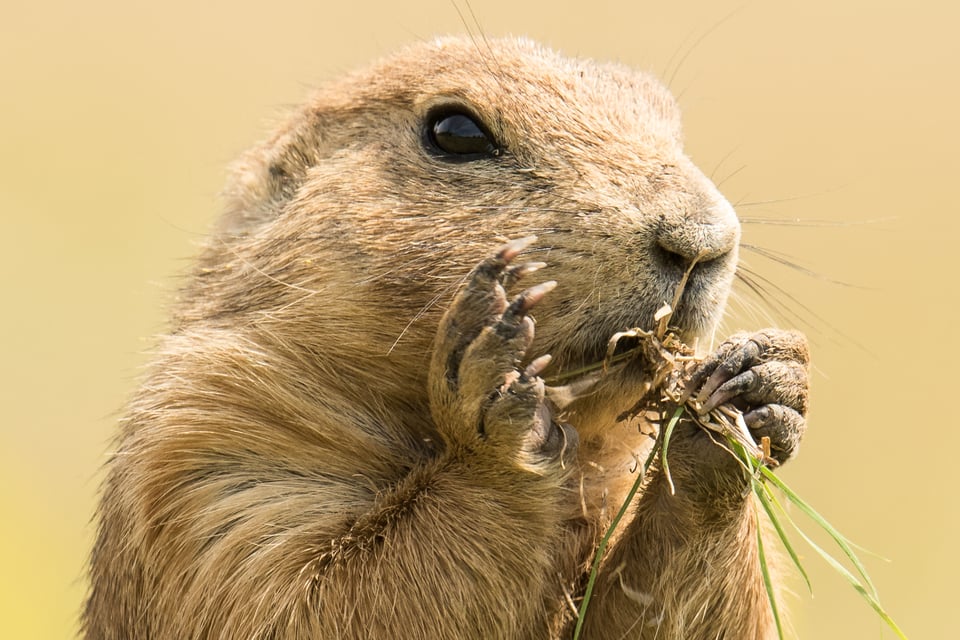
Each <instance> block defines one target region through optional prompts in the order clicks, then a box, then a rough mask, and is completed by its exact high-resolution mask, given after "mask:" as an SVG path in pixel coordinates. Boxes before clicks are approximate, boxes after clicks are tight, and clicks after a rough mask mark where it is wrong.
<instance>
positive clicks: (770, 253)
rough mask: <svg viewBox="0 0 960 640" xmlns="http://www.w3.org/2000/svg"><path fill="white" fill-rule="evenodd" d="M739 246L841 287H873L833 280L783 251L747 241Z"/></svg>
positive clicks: (866, 288) (868, 288) (869, 288)
mask: <svg viewBox="0 0 960 640" xmlns="http://www.w3.org/2000/svg"><path fill="white" fill-rule="evenodd" d="M740 248H741V249H746V250H747V251H752V252H754V253H755V254H757V255H759V256H762V257H764V258H766V259H768V260H772V261H773V262H776V263H779V264H782V265H783V266H785V267H789V268H791V269H794V270H796V271H799V272H800V273H803V274H805V275H808V276H810V277H811V278H816V279H817V280H822V281H824V282H829V283H830V284H836V285H840V286H841V287H850V288H852V289H864V290H872V289H873V287H866V286H863V285H859V284H853V283H851V282H844V281H842V280H834V279H833V278H830V277H828V276H825V275H824V274H822V273H820V272H818V271H814V270H813V269H810V268H808V267H804V266H803V265H801V264H798V263H796V262H794V261H793V258H792V257H791V256H788V255H786V254H784V253H780V252H778V251H774V250H772V249H765V248H763V247H758V246H756V245H753V244H747V243H745V242H741V243H740Z"/></svg>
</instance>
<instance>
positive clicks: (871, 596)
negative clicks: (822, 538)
mask: <svg viewBox="0 0 960 640" xmlns="http://www.w3.org/2000/svg"><path fill="white" fill-rule="evenodd" d="M794 528H796V529H797V533H799V534H800V537H802V538H803V539H804V540H806V542H807V544H809V545H810V546H811V547H813V549H814V551H816V552H817V553H818V554H820V557H821V558H823V559H824V560H826V562H827V564H829V565H830V566H831V567H833V569H834V570H835V571H836V572H837V573H839V574H840V575H842V576H843V577H844V578H846V579H847V581H849V582H850V584H851V586H853V588H854V589H856V591H857V593H859V594H860V595H861V596H862V597H863V599H864V600H866V601H867V603H868V604H869V605H870V606H871V607H873V610H874V611H876V612H877V615H879V616H880V619H881V620H883V621H884V622H886V623H887V626H888V627H890V628H891V629H892V630H893V632H894V633H896V634H897V637H899V638H902V639H903V640H907V636H906V635H905V634H904V633H903V631H902V630H901V629H900V627H898V626H897V623H896V622H894V621H893V618H891V617H890V614H888V613H887V612H886V610H885V609H884V608H883V605H881V604H880V601H879V600H877V597H876V594H875V593H871V592H870V591H868V590H867V588H866V587H865V586H864V585H863V583H862V582H860V580H859V579H857V576H855V575H854V574H853V572H851V571H850V570H849V569H847V568H846V567H845V566H843V565H842V564H841V563H840V561H838V560H837V559H836V558H834V557H833V556H832V555H830V554H829V553H828V552H827V551H825V550H824V549H823V548H821V547H820V546H819V545H818V544H817V543H815V542H814V541H813V540H811V539H810V537H809V536H807V534H805V533H804V532H803V531H801V530H800V529H799V528H797V526H796V524H794Z"/></svg>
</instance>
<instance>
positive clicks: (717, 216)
mask: <svg viewBox="0 0 960 640" xmlns="http://www.w3.org/2000/svg"><path fill="white" fill-rule="evenodd" d="M739 241H740V221H739V220H737V216H736V213H734V211H733V207H732V206H730V203H729V202H727V201H726V200H725V199H724V198H723V196H721V195H720V194H719V193H716V194H702V195H699V196H695V197H693V198H691V199H690V201H689V202H688V203H686V206H685V207H682V208H681V209H680V210H675V211H672V212H670V213H668V214H666V215H664V216H663V218H662V219H661V221H660V225H659V227H658V229H657V233H656V242H657V246H659V247H660V248H661V249H663V250H664V251H665V252H666V254H668V256H669V257H668V259H669V260H671V261H677V260H678V259H679V260H680V261H682V263H683V264H684V265H689V264H690V261H691V260H693V259H695V258H698V257H699V261H700V262H706V261H709V260H715V259H716V258H720V257H722V256H724V255H726V254H728V253H731V252H732V251H734V250H735V249H736V247H737V244H738V242H739Z"/></svg>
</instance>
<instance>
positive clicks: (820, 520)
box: [760, 467, 877, 598]
mask: <svg viewBox="0 0 960 640" xmlns="http://www.w3.org/2000/svg"><path fill="white" fill-rule="evenodd" d="M760 473H761V474H763V477H764V479H766V480H767V481H769V482H771V483H772V484H773V485H774V486H776V487H777V488H778V489H780V490H781V491H783V493H784V495H786V496H787V498H789V500H790V502H792V503H793V504H795V505H797V507H799V508H800V510H801V511H803V512H804V513H805V514H807V516H809V517H810V519H811V520H813V521H814V522H816V523H817V524H818V525H820V528H822V529H823V530H824V531H826V532H827V533H828V534H829V535H830V537H831V538H833V540H834V542H836V543H837V546H839V547H840V549H841V550H843V553H844V555H846V556H847V558H849V560H850V562H851V563H853V566H854V567H856V569H857V572H858V573H859V574H860V576H861V577H862V578H863V581H864V583H865V584H866V586H867V588H869V590H870V592H871V593H872V594H873V596H874V597H875V598H876V597H877V589H876V587H874V586H873V582H872V581H871V580H870V576H868V575H867V569H866V567H864V566H863V563H862V562H860V558H858V557H857V554H856V553H854V551H853V549H852V548H851V547H850V541H849V540H847V539H846V538H845V537H844V536H843V535H842V534H841V533H840V532H839V531H837V530H836V529H834V528H833V525H831V524H830V523H829V522H827V521H826V519H824V517H823V516H821V515H820V514H819V513H817V512H816V511H815V510H814V509H813V507H811V506H810V505H809V504H807V503H806V502H805V501H804V500H803V499H802V498H800V496H798V495H797V494H796V493H794V492H793V490H792V489H790V487H788V486H787V485H786V484H785V483H784V482H783V480H781V479H780V478H778V477H777V475H776V474H775V473H773V471H771V470H770V469H767V468H766V467H762V468H761V469H760ZM794 526H796V525H794ZM797 530H798V531H799V529H797ZM801 533H802V532H801Z"/></svg>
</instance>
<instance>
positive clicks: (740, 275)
mask: <svg viewBox="0 0 960 640" xmlns="http://www.w3.org/2000/svg"><path fill="white" fill-rule="evenodd" d="M736 277H737V279H738V280H740V282H742V283H744V284H745V285H746V286H747V287H748V288H749V289H750V290H751V291H753V292H754V293H755V294H756V295H757V296H758V297H759V298H760V299H761V300H762V301H763V302H764V303H765V304H767V305H768V306H769V307H770V308H771V309H772V310H773V311H774V312H775V313H779V314H783V315H784V317H790V318H793V319H794V320H796V321H797V322H799V323H801V324H803V325H805V326H807V327H809V328H810V329H812V330H814V331H817V332H820V331H821V329H822V328H826V329H829V330H830V331H832V332H833V333H834V334H835V335H836V336H839V337H840V338H842V339H844V340H846V341H848V342H850V343H851V344H853V345H854V346H856V347H857V348H859V349H860V350H861V351H863V352H864V353H868V354H870V353H871V352H870V351H869V350H868V349H867V348H866V347H864V346H863V345H862V344H861V343H860V342H858V341H857V340H855V339H854V338H853V337H851V336H849V335H847V334H846V333H844V332H842V331H840V330H839V329H838V328H837V327H836V326H835V325H834V324H832V323H831V322H829V321H828V320H827V319H826V318H824V317H823V316H821V315H819V314H817V313H816V312H815V311H813V309H811V308H810V307H809V306H807V305H806V304H804V303H803V302H801V301H800V300H799V299H798V298H797V297H796V296H794V295H791V294H790V293H788V292H787V291H786V290H785V289H784V288H783V287H781V286H780V285H778V284H777V283H775V282H773V281H772V280H770V279H769V278H767V277H765V276H762V275H760V274H759V273H757V272H756V271H753V270H752V269H750V268H749V267H746V266H744V265H743V264H741V265H740V266H739V267H738V268H737V274H736ZM774 294H776V295H774ZM777 296H783V297H784V298H786V299H787V300H788V301H790V302H791V303H793V304H794V305H796V306H797V307H798V308H799V309H800V310H801V311H803V313H805V314H807V316H808V317H804V315H803V313H799V312H798V311H796V310H795V309H793V308H791V307H790V305H788V304H787V303H785V302H783V301H781V300H780V299H778V297H777ZM808 318H813V320H814V321H815V322H814V321H811V320H810V319H808ZM818 322H819V323H820V326H818V325H817V324H816V323H818ZM811 341H812V340H811ZM833 342H837V340H835V339H834V340H833ZM871 355H872V354H871Z"/></svg>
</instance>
